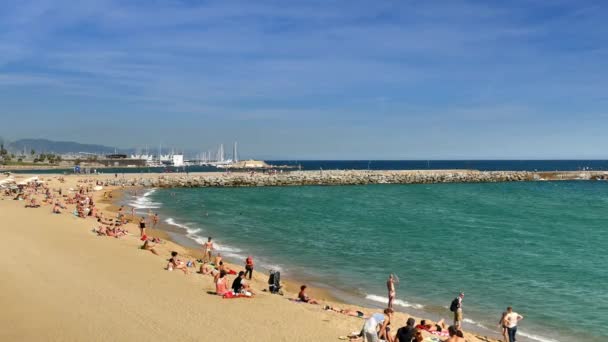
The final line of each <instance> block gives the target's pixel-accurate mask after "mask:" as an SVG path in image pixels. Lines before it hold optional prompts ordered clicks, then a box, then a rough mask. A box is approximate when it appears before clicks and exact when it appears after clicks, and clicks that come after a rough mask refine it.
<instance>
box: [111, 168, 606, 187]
mask: <svg viewBox="0 0 608 342" xmlns="http://www.w3.org/2000/svg"><path fill="white" fill-rule="evenodd" d="M606 179H608V172H605V171H604V172H592V171H580V172H578V171H577V172H567V171H565V172H529V171H475V170H438V171H430V170H428V171H427V170H424V171H297V172H285V173H275V174H265V173H222V174H218V173H207V174H189V175H186V174H171V175H165V174H156V175H145V176H140V177H138V176H136V175H133V176H130V177H119V178H114V179H108V180H107V185H123V186H144V187H156V188H175V187H187V188H197V187H262V186H301V185H328V186H329V185H366V184H432V183H492V182H522V181H544V180H606Z"/></svg>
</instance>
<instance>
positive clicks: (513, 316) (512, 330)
mask: <svg viewBox="0 0 608 342" xmlns="http://www.w3.org/2000/svg"><path fill="white" fill-rule="evenodd" d="M522 319H524V316H522V315H520V314H518V313H517V312H514V311H513V308H512V307H510V306H509V307H508V308H507V314H506V315H505V318H504V324H505V325H506V326H507V335H508V336H509V342H515V334H516V333H517V323H518V322H519V321H521V320H522Z"/></svg>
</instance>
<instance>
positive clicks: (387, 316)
mask: <svg viewBox="0 0 608 342" xmlns="http://www.w3.org/2000/svg"><path fill="white" fill-rule="evenodd" d="M393 312H394V311H393V309H390V308H386V309H384V313H375V314H373V315H371V316H370V317H369V318H368V319H366V320H365V322H364V323H363V328H361V332H360V333H359V335H357V336H351V337H363V341H364V342H380V340H381V339H383V340H389V339H390V335H389V336H387V327H388V325H389V324H390V323H391V319H392V317H393Z"/></svg>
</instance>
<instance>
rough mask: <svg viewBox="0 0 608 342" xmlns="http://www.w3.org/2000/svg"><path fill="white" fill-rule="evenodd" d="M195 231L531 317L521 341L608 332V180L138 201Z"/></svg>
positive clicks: (341, 288) (269, 261)
mask: <svg viewBox="0 0 608 342" xmlns="http://www.w3.org/2000/svg"><path fill="white" fill-rule="evenodd" d="M133 204H134V205H136V206H137V207H138V208H140V210H142V211H144V210H146V211H147V210H148V208H152V210H157V211H158V212H159V213H160V214H161V216H162V218H163V219H164V221H165V222H167V223H169V224H172V225H174V226H177V227H181V228H183V229H184V233H186V234H187V236H188V237H190V238H192V239H193V240H198V241H203V239H205V238H206V237H207V236H213V237H214V239H215V240H216V241H217V242H218V244H219V246H220V248H221V250H222V253H223V254H224V255H225V256H227V257H229V258H233V259H237V260H238V261H241V260H242V259H244V258H245V257H246V255H248V254H251V255H253V256H254V257H255V258H256V260H257V261H258V264H260V265H261V266H264V267H265V268H277V269H280V270H282V272H283V273H284V274H285V275H286V276H288V277H294V278H296V279H303V280H306V281H307V282H309V283H311V284H314V285H317V286H325V287H328V288H329V289H332V290H333V291H334V292H335V293H336V295H338V296H341V297H342V298H343V299H345V300H349V301H352V302H357V303H358V304H366V305H376V306H378V307H380V306H382V305H383V302H384V301H385V297H386V288H385V285H384V282H385V281H386V278H387V275H388V274H389V273H390V272H394V273H396V274H397V275H398V276H399V278H400V284H399V287H398V289H397V297H398V299H399V301H398V304H399V305H398V308H399V309H400V310H403V311H407V312H411V313H413V314H417V315H423V316H425V317H430V318H435V319H436V318H439V317H445V318H446V319H448V321H449V319H450V312H449V311H448V309H447V307H448V306H449V303H450V301H451V300H452V298H453V297H454V296H456V294H457V293H458V292H459V291H460V290H462V291H464V292H465V300H464V305H463V308H464V314H465V322H466V323H465V328H466V329H474V330H477V331H478V332H481V333H484V334H487V335H494V336H497V335H496V334H497V333H496V332H497V328H496V324H497V322H498V319H499V318H500V317H499V316H500V314H501V312H502V311H503V310H504V308H506V307H507V306H509V305H511V306H513V307H514V309H515V311H517V312H519V313H520V314H522V315H524V316H525V320H523V321H522V322H521V324H520V330H519V334H520V337H521V339H520V340H521V341H525V340H528V341H600V340H602V341H603V340H605V339H606V337H608V324H607V323H608V321H607V318H608V286H607V285H606V284H608V254H607V249H608V234H607V233H606V231H607V220H606V219H607V217H608V182H584V181H577V182H526V183H486V184H431V185H428V184H422V185H370V186H344V187H277V188H224V189H221V188H211V189H162V190H161V189H159V190H150V191H148V192H146V194H145V195H144V196H140V197H139V198H137V199H134V201H133Z"/></svg>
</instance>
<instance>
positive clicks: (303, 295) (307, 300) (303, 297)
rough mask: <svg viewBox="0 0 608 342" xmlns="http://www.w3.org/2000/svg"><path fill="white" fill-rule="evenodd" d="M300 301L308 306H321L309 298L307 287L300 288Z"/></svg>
mask: <svg viewBox="0 0 608 342" xmlns="http://www.w3.org/2000/svg"><path fill="white" fill-rule="evenodd" d="M298 299H299V300H300V301H302V302H304V303H308V304H319V302H318V301H317V300H316V299H313V298H310V297H308V295H307V294H306V285H302V286H300V293H298Z"/></svg>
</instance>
